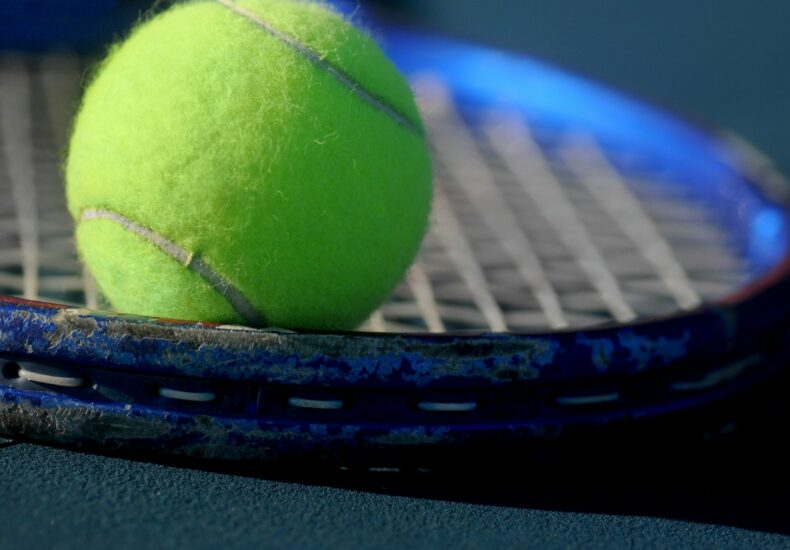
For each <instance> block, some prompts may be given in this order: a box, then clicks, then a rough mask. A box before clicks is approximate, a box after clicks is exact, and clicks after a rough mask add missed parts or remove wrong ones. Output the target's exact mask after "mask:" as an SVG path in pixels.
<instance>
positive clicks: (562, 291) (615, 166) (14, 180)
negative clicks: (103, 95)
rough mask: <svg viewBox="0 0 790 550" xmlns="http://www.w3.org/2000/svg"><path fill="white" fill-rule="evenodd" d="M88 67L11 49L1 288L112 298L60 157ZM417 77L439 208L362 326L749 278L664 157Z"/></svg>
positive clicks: (526, 311)
mask: <svg viewBox="0 0 790 550" xmlns="http://www.w3.org/2000/svg"><path fill="white" fill-rule="evenodd" d="M86 65H87V62H86V61H85V60H83V59H80V58H77V57H75V56H72V55H69V54H50V55H45V56H38V57H24V56H13V57H11V56H5V57H3V59H2V62H1V63H0V67H2V69H0V70H2V75H3V82H4V84H3V90H2V94H0V102H2V105H1V106H2V111H0V113H2V119H0V129H2V132H0V193H2V196H3V197H6V200H4V201H2V203H0V225H1V226H2V227H3V231H2V232H0V293H3V294H10V295H15V296H24V297H28V298H39V299H44V300H50V301H54V302H60V303H66V304H70V305H77V306H87V307H89V308H96V307H97V305H98V303H99V300H98V298H97V295H96V290H95V286H94V285H93V283H92V281H91V278H90V276H89V275H88V274H87V273H83V271H82V268H81V267H80V265H79V262H78V260H77V256H76V253H75V250H74V243H73V223H72V221H71V219H70V217H69V215H68V213H67V211H66V207H65V201H64V197H63V183H62V168H61V161H62V158H63V155H64V152H65V147H66V139H67V132H68V124H69V120H70V119H71V116H72V114H73V111H74V109H75V108H76V106H77V104H78V100H79V98H78V96H79V88H80V80H81V78H82V72H81V71H82V70H83V67H85V66H86ZM415 88H416V91H417V95H418V98H419V99H420V106H421V108H422V109H423V111H424V113H425V118H426V121H427V127H428V131H429V135H430V139H431V145H432V151H433V155H434V162H435V171H436V185H435V189H436V192H435V201H434V214H433V217H432V223H431V228H430V230H429V233H428V235H427V236H426V239H425V242H424V245H423V248H422V252H421V254H420V257H419V259H418V261H417V262H416V263H415V265H414V266H413V267H412V269H411V271H410V273H409V275H408V276H407V277H406V278H405V279H404V281H403V282H402V284H401V285H400V286H399V287H398V288H397V289H396V290H395V291H394V292H393V294H392V296H391V298H390V300H389V301H387V302H386V303H385V304H384V305H383V306H382V308H381V309H380V310H379V311H377V312H376V313H375V314H374V315H373V316H372V317H371V319H370V320H369V322H368V323H367V324H366V325H365V326H363V327H362V328H363V329H364V330H371V331H389V332H412V331H430V332H445V331H448V330H450V331H480V330H491V331H498V332H501V331H516V332H518V331H538V330H546V329H549V330H552V329H563V328H582V327H588V326H593V325H596V324H602V323H606V322H611V321H616V322H626V321H631V320H634V319H637V318H642V317H652V316H656V315H662V314H667V313H671V312H673V311H676V310H679V309H691V308H693V307H696V306H697V305H699V304H700V303H702V302H703V301H711V300H715V299H717V298H720V297H722V296H725V295H726V294H727V293H729V292H732V291H733V290H734V289H737V288H738V287H739V285H741V284H742V283H743V281H744V280H745V279H746V278H747V277H748V275H749V270H748V266H747V265H745V262H744V260H743V259H742V258H741V257H740V255H739V254H738V252H737V248H736V247H735V246H734V245H733V243H730V242H728V241H727V240H726V235H727V232H726V231H721V230H719V229H718V228H717V226H716V224H717V221H716V220H714V219H712V218H711V216H710V215H709V213H708V212H707V211H706V208H705V205H704V204H703V203H701V202H699V201H695V200H694V198H693V197H690V196H689V191H688V187H689V186H688V185H680V184H677V183H676V182H671V181H669V178H671V177H672V175H671V174H664V173H663V172H662V170H661V167H658V168H651V167H647V168H645V167H642V166H639V163H638V159H637V160H636V161H630V164H631V165H634V166H631V165H629V159H628V152H627V151H626V152H622V151H609V150H607V147H606V144H604V143H602V142H601V141H600V140H597V139H596V138H595V136H591V135H579V134H576V133H573V132H569V131H564V130H563V129H557V128H545V127H540V124H539V123H538V124H533V123H532V122H531V121H529V120H525V119H524V118H523V116H520V115H515V114H514V113H512V112H508V111H504V110H500V111H496V110H493V111H492V110H491V109H490V108H486V109H482V108H481V109H475V108H474V107H469V106H461V105H459V104H457V102H456V101H455V99H454V98H453V95H452V93H451V92H450V90H449V89H448V88H447V87H446V85H445V84H444V83H443V82H442V81H441V79H440V78H437V77H433V76H421V77H419V78H417V79H416V80H415ZM618 155H619V156H620V157H624V158H625V161H623V162H615V160H618V161H619V160H621V159H615V160H613V158H614V157H617V156H618ZM610 156H611V157H612V158H610ZM620 166H625V168H621V167H620Z"/></svg>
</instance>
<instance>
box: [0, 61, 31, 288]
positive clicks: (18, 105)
mask: <svg viewBox="0 0 790 550" xmlns="http://www.w3.org/2000/svg"><path fill="white" fill-rule="evenodd" d="M0 73H2V76H3V78H2V79H0V134H2V138H3V145H4V147H3V149H2V153H3V155H4V158H3V163H4V164H5V166H6V170H7V173H8V177H9V179H10V182H11V200H12V202H13V205H14V210H15V214H16V225H17V234H18V237H19V247H20V250H21V253H22V262H21V267H22V288H21V294H22V296H23V297H24V298H27V299H30V300H35V299H38V296H39V279H38V271H39V256H40V251H39V225H38V212H37V209H36V188H35V166H34V160H33V136H32V130H33V128H32V124H31V120H32V116H33V113H32V110H31V105H30V88H31V83H30V76H29V74H28V70H27V68H26V62H25V59H24V58H22V57H19V56H15V55H7V56H5V57H4V58H0Z"/></svg>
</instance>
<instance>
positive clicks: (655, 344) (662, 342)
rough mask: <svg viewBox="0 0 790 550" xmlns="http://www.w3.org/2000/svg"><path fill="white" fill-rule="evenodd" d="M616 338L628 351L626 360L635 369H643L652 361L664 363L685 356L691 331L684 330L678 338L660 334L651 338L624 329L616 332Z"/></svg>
mask: <svg viewBox="0 0 790 550" xmlns="http://www.w3.org/2000/svg"><path fill="white" fill-rule="evenodd" d="M618 339H619V342H620V345H621V346H622V347H623V348H625V350H626V351H627V352H628V353H629V357H628V361H632V362H633V363H634V364H635V365H636V368H637V370H643V369H645V368H646V367H648V366H649V365H651V364H652V363H654V362H656V363H658V364H663V365H666V364H668V363H671V362H673V361H676V360H678V359H681V358H683V357H685V356H687V355H688V344H689V340H690V339H691V332H690V331H684V332H683V335H682V336H680V337H678V338H668V337H665V336H660V337H658V338H655V339H653V338H646V337H644V336H641V335H639V334H637V333H636V332H635V331H631V330H624V331H622V332H621V333H620V334H618Z"/></svg>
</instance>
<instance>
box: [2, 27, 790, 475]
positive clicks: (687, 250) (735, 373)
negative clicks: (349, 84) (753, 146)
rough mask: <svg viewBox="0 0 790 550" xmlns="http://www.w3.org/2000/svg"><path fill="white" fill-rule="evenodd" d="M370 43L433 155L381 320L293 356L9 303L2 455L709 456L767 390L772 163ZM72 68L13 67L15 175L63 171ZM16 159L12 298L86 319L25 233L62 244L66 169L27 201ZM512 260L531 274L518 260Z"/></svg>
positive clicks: (589, 88)
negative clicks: (389, 61)
mask: <svg viewBox="0 0 790 550" xmlns="http://www.w3.org/2000/svg"><path fill="white" fill-rule="evenodd" d="M386 43H387V44H388V45H389V48H390V54H391V56H392V57H393V59H394V60H395V61H396V63H397V64H398V65H399V66H400V67H401V68H402V69H403V70H404V71H405V72H406V73H407V74H408V75H410V76H411V77H412V78H413V80H414V82H415V88H416V90H417V93H418V97H419V98H420V101H421V105H422V107H423V109H424V111H425V115H426V119H427V121H428V126H429V129H430V130H431V134H432V135H433V141H432V144H433V149H434V157H435V159H436V161H437V204H436V209H435V212H437V214H435V217H436V218H438V219H437V220H436V221H435V222H434V225H433V229H432V232H431V234H430V235H429V236H428V239H427V241H426V245H425V248H424V250H423V253H422V256H421V260H420V262H419V263H418V265H417V266H415V270H414V271H412V274H411V276H410V278H409V279H408V280H407V281H406V282H405V283H404V285H402V286H401V287H400V288H399V289H398V290H397V291H396V292H395V294H394V295H393V297H392V299H391V300H390V302H388V304H386V305H385V306H384V307H383V308H382V310H381V312H380V313H379V314H377V315H376V316H374V318H373V319H372V320H371V322H370V323H369V324H368V325H367V326H366V327H364V329H363V330H361V331H358V332H352V333H317V332H292V331H281V330H276V329H272V330H260V329H250V328H245V327H226V326H216V325H212V324H207V323H190V322H180V321H172V320H157V319H150V318H143V317H138V316H129V315H120V314H112V313H102V312H99V311H97V310H95V309H93V308H91V309H85V308H84V307H72V306H60V305H51V304H48V303H45V302H42V301H38V300H26V299H20V298H17V297H11V296H3V297H0V350H2V352H0V368H1V369H2V370H1V372H2V374H3V378H2V383H0V409H2V414H0V432H3V433H6V434H9V435H12V436H14V437H25V438H29V439H32V440H38V441H46V442H51V443H57V444H69V445H78V446H85V447H90V448H99V449H103V450H105V451H112V450H119V451H124V452H127V451H128V452H154V453H157V454H160V455H178V456H191V457H203V458H213V459H224V460H253V461H257V460H269V461H285V460H293V459H294V458H296V457H301V458H306V459H314V458H328V459H331V460H333V461H336V462H343V461H349V460H351V459H352V458H353V457H363V460H364V461H374V462H375V461H376V460H378V461H381V460H389V461H392V462H396V463H406V462H414V461H415V460H416V457H419V461H423V462H424V461H426V460H428V459H429V458H430V457H434V458H436V457H445V458H446V457H450V456H452V453H454V452H455V451H456V450H457V449H458V448H464V449H467V450H470V451H471V450H474V449H477V450H478V451H480V450H483V451H485V452H483V454H486V452H488V450H490V449H491V448H492V446H498V447H500V448H501V447H509V446H514V445H523V444H526V445H527V446H528V447H529V448H531V449H532V450H533V451H534V450H535V449H538V448H542V447H544V446H548V447H558V446H559V447H562V446H564V445H565V444H566V443H567V442H570V441H577V442H578V441H584V440H587V438H589V437H596V438H598V437H600V436H601V434H602V433H608V434H611V435H612V436H613V437H614V439H615V440H616V439H618V438H622V437H624V435H623V434H624V433H630V434H633V433H634V432H640V431H641V432H642V433H655V430H648V428H647V427H648V426H650V425H654V426H656V428H657V429H659V430H660V431H661V430H663V433H664V434H665V436H666V437H671V438H675V439H676V438H677V436H678V434H679V433H680V432H691V433H694V434H695V435H697V436H698V435H699V434H700V433H705V432H706V431H708V432H709V431H710V430H714V431H715V429H716V427H715V426H714V427H712V428H711V427H710V426H708V425H707V423H708V422H709V421H710V418H717V419H718V418H719V417H718V416H716V415H712V414H711V412H710V411H711V410H713V409H714V408H716V407H718V408H721V404H722V403H725V402H727V400H729V399H730V398H733V397H737V396H741V395H744V394H745V392H746V391H747V390H749V389H750V388H753V387H755V386H757V385H759V384H760V383H762V382H765V381H766V380H769V379H770V378H771V377H772V376H773V375H774V374H775V373H776V372H777V371H778V370H780V369H781V366H782V363H783V361H784V358H785V354H786V350H785V349H784V348H785V346H784V345H783V343H782V342H783V339H784V331H785V328H784V325H785V322H786V316H787V312H786V308H784V307H777V304H784V303H786V301H785V300H786V298H787V296H786V295H787V294H788V283H787V270H788V265H790V264H789V263H788V259H787V255H788V207H787V193H786V190H785V188H784V185H783V182H782V180H781V178H780V177H779V176H777V175H776V174H775V172H773V171H772V170H771V169H770V167H769V165H767V164H766V163H765V161H764V160H763V159H761V158H760V157H759V156H756V155H755V153H754V152H751V151H749V150H748V149H746V148H745V147H744V146H742V145H737V146H736V145H733V144H732V143H731V142H727V141H725V140H723V139H722V138H720V137H713V136H712V135H711V134H709V133H706V132H703V131H700V130H699V129H697V128H694V127H691V126H689V125H687V124H685V123H683V122H680V121H678V120H677V119H676V118H674V117H672V116H669V115H667V114H665V113H662V112H659V111H657V110H655V109H654V108H651V107H648V106H646V105H644V104H642V103H640V102H638V101H635V100H633V99H630V98H626V97H623V96H622V95H619V94H617V93H615V92H612V91H610V90H607V89H605V88H603V87H601V86H599V85H596V84H593V83H590V82H588V81H585V80H582V79H579V78H577V77H574V76H572V75H569V74H567V73H564V72H563V71H560V70H558V69H555V68H552V67H550V66H547V65H544V64H541V63H539V62H536V61H534V60H531V59H528V58H524V57H516V56H512V55H507V54H504V53H501V52H496V51H492V50H486V49H483V48H479V47H475V46H469V45H465V44H460V43H455V42H451V41H447V40H442V39H437V38H435V37H430V36H425V35H419V34H413V33H404V32H401V31H392V32H390V33H388V35H387V37H386ZM81 63H82V62H81V61H80V60H79V59H75V58H73V57H71V56H68V55H65V56H60V57H51V56H48V57H36V58H32V57H28V58H15V59H12V60H11V61H7V60H6V61H5V66H4V68H3V70H4V71H5V74H7V75H11V76H12V77H13V78H10V79H7V82H11V86H10V87H9V86H8V85H6V86H5V87H4V89H3V90H0V92H1V93H0V96H1V97H2V98H3V105H4V107H5V110H4V111H3V112H4V113H5V114H6V115H7V116H6V117H5V118H4V120H6V127H5V128H4V132H3V135H4V148H5V150H6V152H7V153H8V152H9V151H11V152H13V151H21V153H22V155H21V156H22V157H25V156H27V157H29V158H30V159H32V151H34V150H38V149H36V146H40V147H41V149H43V150H48V151H50V152H51V151H53V150H57V149H58V148H61V147H62V146H63V144H64V141H63V140H64V139H65V135H61V137H60V138H56V137H54V136H55V135H56V134H57V132H58V131H61V132H62V131H63V129H64V128H65V127H66V124H65V123H64V121H65V120H67V119H68V117H67V116H66V115H65V114H64V113H63V112H62V111H63V108H64V103H68V102H67V101H64V99H63V98H64V96H68V94H71V97H74V98H76V96H77V93H78V92H77V91H76V90H75V89H74V87H73V86H74V81H71V84H68V83H69V78H68V77H67V76H64V75H68V74H72V75H73V74H74V73H75V69H76V70H77V71H78V70H79V67H80V64H81ZM48 84H49V86H48ZM58 86H60V89H59V91H58V92H56V93H53V92H52V91H51V90H53V89H55V90H58ZM64 90H65V91H64ZM48 94H49V95H48ZM25 97H27V103H25V101H26V100H25V99H24V98H25ZM20 98H21V99H20ZM36 101H38V102H40V103H41V104H45V105H46V108H45V109H44V110H43V112H46V113H48V114H47V116H46V117H44V118H46V119H47V120H45V121H43V123H44V124H46V125H49V128H48V130H47V132H45V134H49V135H51V136H53V137H51V138H48V139H47V140H44V141H43V143H42V142H40V141H39V142H36V139H35V137H31V136H35V135H36V133H35V132H33V131H32V129H33V128H34V127H35V124H36V120H31V118H30V113H32V112H39V111H37V110H36V109H33V108H32V107H31V105H32V103H33V102H36ZM15 102H16V103H15ZM20 102H21V103H20ZM58 105H60V111H59V110H58ZM14 113H16V114H14ZM9 120H10V121H11V122H14V121H15V122H16V123H15V125H14V126H13V127H12V126H11V124H10V123H9V122H8V121H9ZM39 122H41V121H39ZM57 128H59V130H53V129H57ZM459 136H460V137H459ZM58 139H60V142H59V141H58ZM12 157H13V155H8V154H6V163H7V165H8V167H9V170H8V171H9V173H11V175H12V177H11V178H10V180H9V181H7V182H6V187H7V188H6V189H5V191H6V192H8V194H9V196H14V193H16V195H15V196H16V197H17V198H16V199H15V201H14V209H9V210H8V212H5V213H4V214H5V217H6V219H10V220H11V223H10V224H8V226H9V227H10V229H9V230H8V231H7V233H6V241H7V242H10V243H16V244H15V246H17V247H18V248H19V249H20V254H17V255H15V256H13V257H14V258H21V259H16V260H13V261H12V262H11V265H10V266H9V268H8V269H7V275H9V277H6V279H5V280H6V282H5V283H4V284H5V285H6V287H7V288H8V289H7V290H6V291H5V292H7V293H8V294H9V295H11V294H15V295H25V294H28V295H30V294H34V295H35V297H39V296H43V297H49V298H50V299H53V300H58V298H59V297H63V298H65V299H64V300H63V301H69V302H75V303H79V302H80V301H81V300H83V299H84V298H87V300H86V301H87V303H88V305H91V306H94V307H95V306H96V304H97V301H96V299H95V298H91V288H90V280H89V279H83V278H82V277H81V275H80V273H79V268H78V267H77V266H78V264H77V263H76V261H75V258H74V252H73V248H71V243H70V241H69V240H68V239H66V241H65V243H66V246H65V247H64V245H63V242H64V241H63V239H62V238H61V239H60V240H59V241H57V242H58V244H57V245H56V246H57V247H59V250H58V253H57V254H55V255H54V256H52V257H54V258H55V260H56V262H57V261H60V262H61V264H60V266H58V265H55V266H54V268H51V269H52V272H49V270H48V269H49V268H48V267H47V266H44V265H43V264H42V262H41V259H42V258H44V257H47V254H48V253H51V252H52V250H48V249H47V248H46V247H47V244H48V243H47V241H46V240H45V238H44V237H45V236H46V235H45V233H46V231H45V230H44V228H43V226H41V227H38V228H35V227H34V228H33V229H31V228H30V224H29V223H27V224H26V225H25V221H24V220H26V219H29V218H26V217H25V216H23V215H22V214H20V212H24V211H25V208H27V211H28V212H36V211H37V212H38V213H37V214H36V215H34V216H33V218H32V219H38V217H39V216H40V214H41V213H43V212H45V208H51V209H52V211H53V212H55V214H56V216H53V218H57V219H59V220H61V221H60V223H55V224H53V225H55V226H56V228H55V229H52V233H53V234H54V235H55V237H56V239H53V241H55V240H57V237H58V236H60V237H62V236H63V235H70V232H71V227H70V225H69V222H68V220H67V215H66V213H65V209H64V208H63V206H62V202H58V200H57V197H58V196H59V193H60V187H59V180H58V172H57V170H54V171H53V169H52V167H51V166H49V167H47V166H46V165H45V164H44V163H41V164H38V165H35V166H36V170H37V171H38V173H39V175H38V178H39V180H37V181H34V180H35V178H31V177H30V175H29V173H28V172H26V168H25V165H24V164H23V163H20V162H18V161H11V159H12ZM30 166H32V165H30ZM30 166H28V167H27V168H30ZM535 166H537V167H538V168H535ZM31 170H32V169H31ZM46 170H50V173H49V174H48V175H47V176H41V173H42V172H46ZM15 182H16V183H15ZM19 182H23V183H25V182H29V183H30V184H31V185H32V186H33V188H34V189H35V190H36V193H35V194H33V195H32V196H33V198H32V199H31V198H30V195H29V194H28V195H25V193H24V192H21V191H20V190H19V189H20V188H21V187H20V184H19ZM535 182H538V183H539V184H540V185H537V186H536V185H535V184H534V183H535ZM15 185H16V187H15ZM9 188H10V189H9ZM546 189H549V190H553V191H549V192H548V193H547V192H546ZM601 189H605V190H606V191H603V192H602V191H600V190H601ZM623 196H626V197H631V198H630V200H625V201H624V202H623V201H622V200H620V199H621V198H622V197H623ZM20 197H21V198H20ZM615 199H617V200H615ZM50 201H51V202H50ZM612 202H613V203H614V206H612V204H611V203H612ZM656 205H658V207H656V208H654V207H655V206H656ZM662 208H663V209H662ZM46 212H47V213H49V212H48V211H46ZM557 212H560V213H563V212H564V213H566V214H572V215H566V216H565V217H563V218H561V219H560V221H558V220H557V219H556V213H557ZM662 216H663V217H662ZM53 218H50V219H53ZM535 219H537V222H535V221H534V220H535ZM623 220H625V221H623ZM563 223H565V224H568V225H567V226H563V225H562V224H563ZM629 224H630V225H629ZM17 225H19V226H20V227H17ZM23 225H24V226H25V227H21V226H23ZM645 225H647V226H648V231H646V232H645V231H644V227H643V226H645ZM544 228H545V229H544ZM586 233H588V234H587V235H585V234H586ZM31 234H32V235H33V236H32V237H31ZM26 243H27V244H26ZM31 243H32V244H31ZM525 245H526V246H528V247H529V255H528V257H529V259H530V260H532V262H531V267H530V265H525V262H524V255H523V254H522V255H520V254H519V253H518V252H514V250H520V251H522V252H523V251H524V249H523V248H519V247H520V246H521V247H523V246H525ZM647 249H649V250H658V253H657V256H655V257H651V256H650V255H649V254H645V251H646V250H647ZM31 250H32V252H31ZM558 250H559V251H560V253H559V254H558V253H557V252H556V251H558ZM591 251H592V252H593V253H591ZM706 251H707V253H708V256H705V252H706ZM711 251H713V253H712V254H711ZM58 254H59V255H58ZM698 254H701V255H702V256H703V261H698V259H697V258H696V255H698ZM31 256H32V257H33V259H32V260H31V259H30V257H31ZM621 257H625V258H626V259H625V260H624V261H620V260H618V258H621ZM64 258H65V259H64ZM722 259H723V260H724V261H720V260H722ZM616 260H617V261H616ZM26 261H27V262H28V263H27V264H26V263H25V262H26ZM618 262H619V263H618ZM526 263H527V264H530V262H526ZM31 264H34V265H32V267H31ZM63 265H69V266H71V268H70V269H71V272H70V273H67V274H66V276H65V277H64V273H63V269H64V268H63ZM536 266H539V267H540V269H537V270H535V267H536ZM557 266H559V267H557ZM66 271H69V268H66ZM58 277H60V278H61V280H63V279H66V280H67V282H66V283H65V284H61V285H60V286H58V284H57V283H52V282H51V281H58V280H59V279H58ZM75 281H76V282H75ZM31 287H32V289H33V290H31ZM459 289H460V290H459ZM634 289H636V290H634ZM640 289H642V290H640ZM644 289H646V290H644ZM692 413H694V414H692ZM695 414H698V415H699V416H700V418H702V419H704V422H700V423H699V424H698V423H696V422H692V421H691V418H692V417H694V415H695ZM635 419H638V420H639V421H638V422H635ZM678 419H679V420H678ZM701 424H705V426H706V427H705V428H704V429H703V428H702V427H701ZM651 437H652V436H651Z"/></svg>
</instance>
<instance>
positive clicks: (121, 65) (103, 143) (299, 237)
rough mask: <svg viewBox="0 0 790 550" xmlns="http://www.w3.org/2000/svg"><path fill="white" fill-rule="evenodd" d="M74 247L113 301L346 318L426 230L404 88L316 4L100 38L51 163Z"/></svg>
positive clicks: (424, 194)
mask: <svg viewBox="0 0 790 550" xmlns="http://www.w3.org/2000/svg"><path fill="white" fill-rule="evenodd" d="M66 180H67V199H68V206H69V210H70V212H71V214H72V216H73V217H74V219H75V220H76V222H77V229H76V239H77V244H78V248H79V251H80V254H81V257H82V258H83V259H84V261H85V262H86V263H87V265H88V267H89V269H90V271H91V272H92V273H93V275H94V277H95V278H96V280H97V282H98V285H99V287H100V289H101V290H102V292H103V294H104V295H105V296H106V297H107V298H108V299H109V301H110V302H111V303H112V304H113V306H114V307H115V308H117V309H118V310H120V311H123V312H127V313H134V314H142V315H152V316H158V317H167V318H178V319H187V320H204V321H214V322H221V323H244V324H256V325H264V324H265V325H271V326H279V327H290V328H310V329H348V328H353V327H355V326H357V325H358V324H359V323H360V322H362V321H364V320H365V318H366V317H367V316H369V314H370V313H371V312H372V311H373V310H375V308H376V307H378V305H379V304H380V303H381V302H382V301H383V300H384V299H385V298H386V296H387V295H388V294H389V293H390V292H391V290H392V289H393V287H394V286H395V285H396V284H397V282H398V281H399V279H400V278H401V277H402V276H403V274H404V272H405V270H406V269H407V267H408V266H409V264H410V263H411V262H412V261H413V258H414V256H415V254H416V252H417V250H418V248H419V245H420V242H421V239H422V237H423V234H424V232H425V230H426V226H427V219H428V214H429V210H430V203H431V163H430V158H429V154H428V150H427V146H426V141H425V136H424V130H423V126H422V122H421V120H420V116H419V114H418V111H417V109H416V107H415V104H414V100H413V97H412V95H411V92H410V90H409V88H408V86H407V84H406V82H405V81H404V79H403V78H402V76H401V75H400V74H399V73H398V72H397V70H396V69H395V68H394V67H393V65H392V64H391V63H390V62H389V61H388V60H387V59H386V57H385V56H384V54H383V53H382V52H381V51H380V50H379V48H378V47H377V46H376V44H375V43H374V42H373V41H372V40H371V39H370V38H369V37H368V36H366V35H365V34H363V33H362V32H360V31H359V30H357V29H355V28H354V27H353V26H352V25H350V24H349V23H348V22H346V21H345V20H344V19H343V18H342V17H341V16H340V15H338V14H336V13H334V12H333V11H331V10H330V9H328V8H327V7H325V6H323V5H320V4H317V3H305V2H294V1H284V0H280V1H276V0H238V1H231V0H218V1H202V2H191V3H186V4H180V5H176V6H175V7H173V8H171V9H170V10H168V11H167V12H165V13H163V14H161V15H159V16H157V17H155V18H154V19H152V20H150V21H148V22H146V23H144V24H142V25H140V26H139V27H138V28H137V29H136V30H135V31H134V32H133V34H132V35H131V37H130V38H129V39H128V40H127V41H126V42H125V43H123V44H122V45H120V46H117V47H115V48H114V49H113V50H112V51H111V52H110V55H109V57H108V58H107V60H106V61H105V62H104V63H103V64H102V66H101V67H100V69H99V70H98V72H97V76H96V77H95V79H94V80H93V82H92V84H91V85H90V86H89V87H88V89H87V91H86V94H85V97H84V100H83V104H82V107H81V110H80V112H79V114H78V116H77V118H76V121H75V124H74V132H73V136H72V139H71V144H70V149H69V157H68V161H67V166H66Z"/></svg>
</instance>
